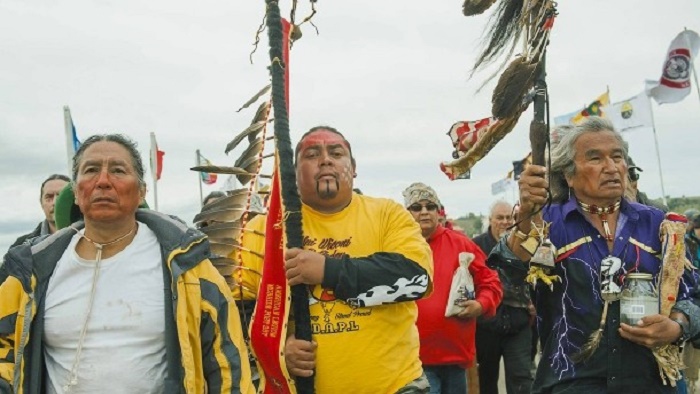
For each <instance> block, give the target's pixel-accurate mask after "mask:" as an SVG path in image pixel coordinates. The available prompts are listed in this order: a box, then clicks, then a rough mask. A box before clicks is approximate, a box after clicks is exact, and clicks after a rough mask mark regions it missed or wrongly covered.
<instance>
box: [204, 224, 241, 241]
mask: <svg viewBox="0 0 700 394" xmlns="http://www.w3.org/2000/svg"><path fill="white" fill-rule="evenodd" d="M240 223H241V221H240V220H236V221H233V222H218V223H216V222H215V223H213V224H210V225H208V226H206V227H202V228H201V229H200V231H201V232H203V233H204V234H206V235H207V236H208V237H209V238H231V239H238V237H239V236H240V234H241V224H240Z"/></svg>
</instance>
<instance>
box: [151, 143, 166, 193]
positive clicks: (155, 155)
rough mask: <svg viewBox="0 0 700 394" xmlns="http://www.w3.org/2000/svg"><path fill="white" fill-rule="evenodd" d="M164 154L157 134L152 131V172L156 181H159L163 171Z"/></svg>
mask: <svg viewBox="0 0 700 394" xmlns="http://www.w3.org/2000/svg"><path fill="white" fill-rule="evenodd" d="M163 156H165V152H163V151H162V150H159V149H158V143H157V142H156V135H155V134H154V133H152V132H151V174H152V175H153V180H154V181H158V180H159V179H160V176H161V174H162V173H163Z"/></svg>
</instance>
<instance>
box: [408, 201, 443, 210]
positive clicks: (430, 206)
mask: <svg viewBox="0 0 700 394" xmlns="http://www.w3.org/2000/svg"><path fill="white" fill-rule="evenodd" d="M423 208H425V209H427V210H428V211H430V212H432V211H437V210H438V205H437V204H434V203H432V202H429V203H427V204H425V205H421V204H412V205H409V206H408V210H409V211H411V212H420V211H422V210H423Z"/></svg>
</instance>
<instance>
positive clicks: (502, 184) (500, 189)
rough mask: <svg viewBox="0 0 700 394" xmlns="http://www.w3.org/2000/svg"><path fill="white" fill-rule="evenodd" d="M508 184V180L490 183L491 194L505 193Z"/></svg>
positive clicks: (509, 181)
mask: <svg viewBox="0 0 700 394" xmlns="http://www.w3.org/2000/svg"><path fill="white" fill-rule="evenodd" d="M510 183H511V180H510V179H501V180H499V181H497V182H494V183H492V184H491V194H492V195H496V194H499V193H505V191H506V190H507V188H508V186H510Z"/></svg>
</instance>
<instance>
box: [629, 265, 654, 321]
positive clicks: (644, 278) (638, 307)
mask: <svg viewBox="0 0 700 394" xmlns="http://www.w3.org/2000/svg"><path fill="white" fill-rule="evenodd" d="M658 313H659V294H658V293H657V292H656V288H655V287H654V277H653V276H652V275H651V274H643V273H637V272H635V273H631V274H628V275H627V277H626V278H625V285H624V286H623V287H622V295H621V298H620V321H621V322H622V323H625V324H629V325H637V322H638V321H639V319H641V318H642V317H644V316H651V315H656V314H658Z"/></svg>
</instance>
